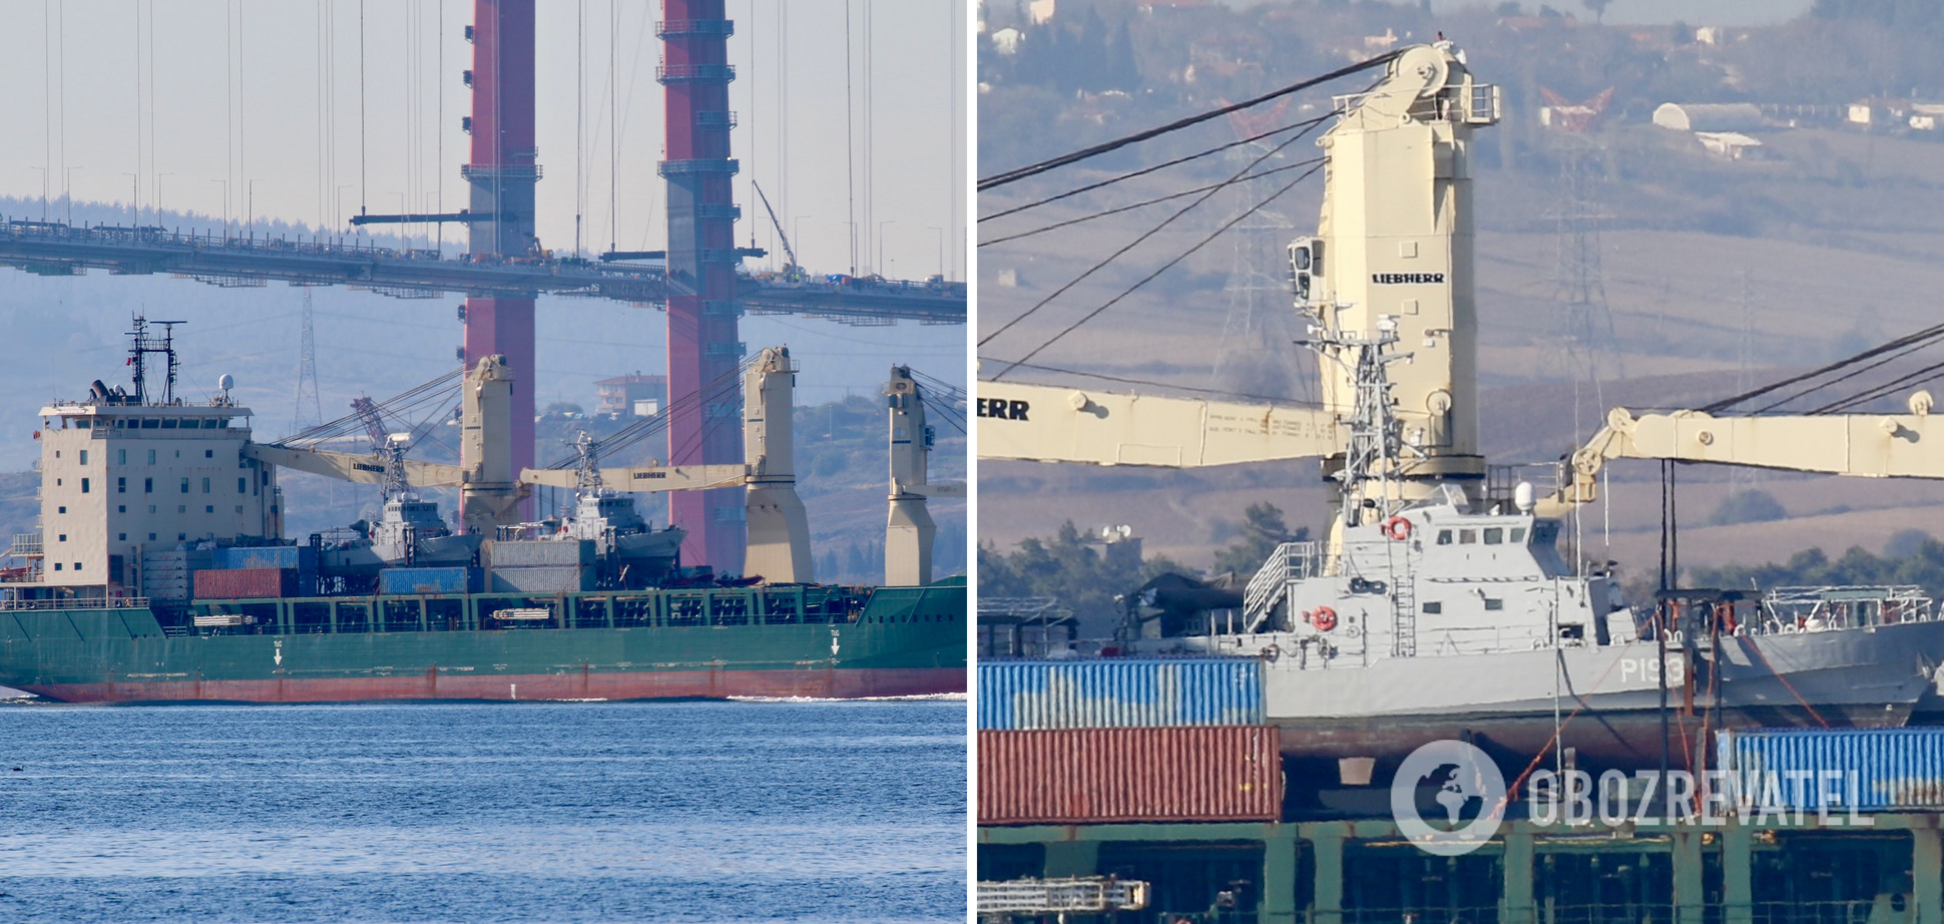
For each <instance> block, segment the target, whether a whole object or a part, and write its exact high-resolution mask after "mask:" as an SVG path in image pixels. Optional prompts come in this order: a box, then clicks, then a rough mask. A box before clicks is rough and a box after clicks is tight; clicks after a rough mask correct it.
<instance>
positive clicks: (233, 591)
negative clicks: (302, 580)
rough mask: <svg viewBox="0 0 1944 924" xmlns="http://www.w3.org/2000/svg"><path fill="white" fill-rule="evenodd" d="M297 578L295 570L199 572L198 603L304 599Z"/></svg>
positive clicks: (197, 576)
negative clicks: (254, 599)
mask: <svg viewBox="0 0 1944 924" xmlns="http://www.w3.org/2000/svg"><path fill="white" fill-rule="evenodd" d="M298 577H299V572H298V571H297V569H295V568H207V569H204V570H202V571H198V572H196V599H198V600H241V599H247V598H251V597H295V596H301V595H302V593H303V591H302V590H301V589H300V588H299V587H298Z"/></svg>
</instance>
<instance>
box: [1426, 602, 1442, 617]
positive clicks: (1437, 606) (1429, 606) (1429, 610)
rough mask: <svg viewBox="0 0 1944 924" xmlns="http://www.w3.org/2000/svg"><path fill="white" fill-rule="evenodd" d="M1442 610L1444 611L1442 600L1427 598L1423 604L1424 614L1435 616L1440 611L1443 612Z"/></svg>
mask: <svg viewBox="0 0 1944 924" xmlns="http://www.w3.org/2000/svg"><path fill="white" fill-rule="evenodd" d="M1443 612H1444V603H1443V602H1441V601H1438V600H1427V601H1425V604H1424V614H1425V615H1426V616H1436V615H1439V614H1440V613H1443Z"/></svg>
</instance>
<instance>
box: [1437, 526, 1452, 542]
mask: <svg viewBox="0 0 1944 924" xmlns="http://www.w3.org/2000/svg"><path fill="white" fill-rule="evenodd" d="M1438 544H1439V545H1450V544H1451V530H1448V529H1441V530H1438Z"/></svg>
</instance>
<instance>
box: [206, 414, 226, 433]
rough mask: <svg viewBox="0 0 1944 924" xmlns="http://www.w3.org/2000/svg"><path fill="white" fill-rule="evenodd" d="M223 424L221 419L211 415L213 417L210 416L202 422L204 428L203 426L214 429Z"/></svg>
mask: <svg viewBox="0 0 1944 924" xmlns="http://www.w3.org/2000/svg"><path fill="white" fill-rule="evenodd" d="M222 425H223V422H222V421H220V420H217V419H216V418H214V417H211V418H209V419H207V420H205V421H203V424H202V428H203V429H204V430H214V429H216V428H217V427H220V426H222Z"/></svg>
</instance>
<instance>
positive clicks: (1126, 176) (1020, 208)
mask: <svg viewBox="0 0 1944 924" xmlns="http://www.w3.org/2000/svg"><path fill="white" fill-rule="evenodd" d="M1339 111H1340V110H1336V109H1332V110H1330V111H1329V112H1326V113H1324V114H1322V115H1320V116H1317V117H1316V118H1314V119H1305V120H1303V121H1301V122H1295V123H1291V124H1289V125H1285V126H1283V127H1281V128H1273V129H1270V130H1269V131H1266V132H1263V133H1262V134H1259V135H1251V136H1250V137H1247V138H1244V139H1242V140H1240V141H1231V142H1229V143H1227V144H1224V145H1218V146H1216V147H1212V148H1209V149H1208V150H1206V151H1197V152H1195V153H1193V154H1189V155H1187V156H1186V157H1177V158H1175V159H1174V160H1169V161H1163V162H1161V163H1158V164H1155V165H1154V166H1152V167H1142V168H1141V169H1139V170H1135V171H1131V172H1128V173H1123V174H1120V175H1119V176H1114V177H1109V178H1108V179H1105V180H1101V181H1100V182H1098V183H1089V184H1087V185H1085V186H1081V187H1078V188H1076V189H1069V190H1067V191H1066V192H1063V193H1059V194H1058V195H1052V196H1047V197H1046V198H1044V199H1040V200H1038V201H1035V202H1028V203H1026V204H1025V205H1017V206H1014V207H1012V208H1009V209H1006V210H1005V211H1002V212H994V213H992V214H990V215H981V216H979V221H980V223H984V222H986V221H990V220H992V219H994V218H1004V217H1006V216H1007V215H1013V214H1017V213H1019V212H1024V211H1026V210H1027V209H1035V208H1039V207H1040V206H1042V205H1047V204H1049V203H1053V202H1058V201H1060V200H1061V199H1067V198H1071V197H1073V196H1077V195H1080V194H1081V193H1085V192H1093V191H1094V190H1096V189H1100V188H1102V187H1105V186H1112V185H1114V184H1115V183H1119V182H1121V181H1123V180H1131V179H1134V178H1135V177H1138V176H1146V175H1147V174H1150V173H1153V172H1155V171H1156V170H1165V169H1167V168H1169V167H1173V166H1177V165H1180V164H1185V163H1188V162H1189V161H1192V160H1196V159H1199V158H1203V157H1207V156H1209V155H1211V154H1220V153H1221V152H1223V151H1226V150H1228V149H1230V148H1237V147H1241V146H1243V145H1246V144H1253V143H1255V142H1257V141H1262V140H1263V139H1266V138H1269V137H1271V136H1273V135H1280V134H1282V133H1283V132H1286V131H1294V130H1295V129H1298V128H1304V127H1307V126H1310V125H1314V124H1316V123H1318V122H1322V121H1324V120H1325V119H1328V118H1330V117H1331V116H1334V115H1336V114H1337V113H1338V112H1339ZM981 246H983V245H981Z"/></svg>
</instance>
